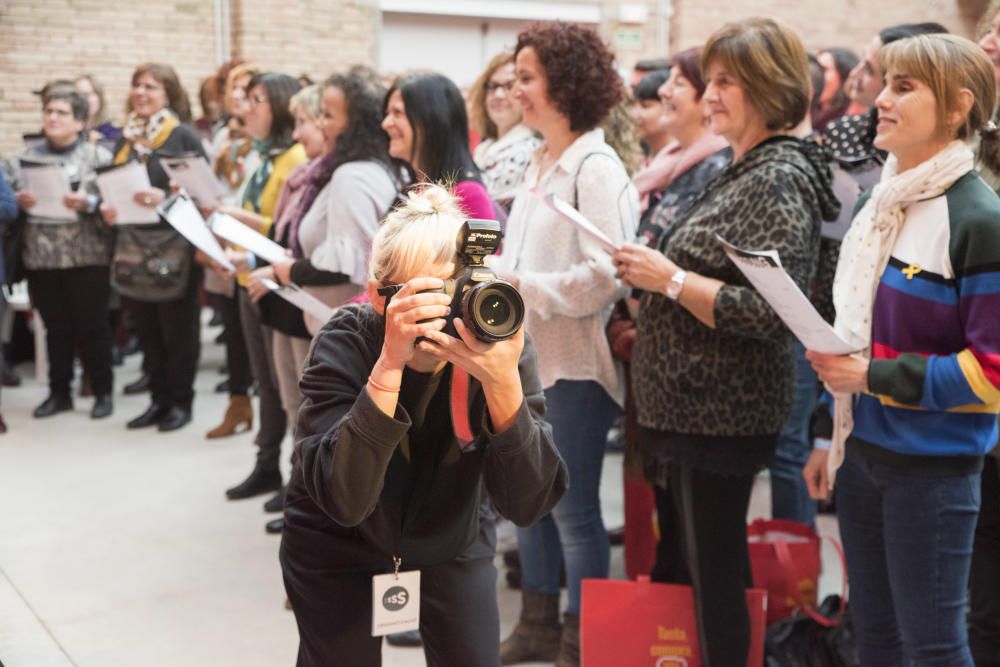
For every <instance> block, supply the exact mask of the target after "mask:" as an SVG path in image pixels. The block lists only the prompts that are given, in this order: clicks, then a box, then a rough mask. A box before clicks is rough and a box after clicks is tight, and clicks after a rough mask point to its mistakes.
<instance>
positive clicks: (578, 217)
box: [532, 190, 621, 253]
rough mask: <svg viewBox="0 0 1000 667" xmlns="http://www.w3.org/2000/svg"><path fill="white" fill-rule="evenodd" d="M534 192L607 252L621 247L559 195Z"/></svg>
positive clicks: (533, 191)
mask: <svg viewBox="0 0 1000 667" xmlns="http://www.w3.org/2000/svg"><path fill="white" fill-rule="evenodd" d="M532 193H533V194H534V195H535V196H536V197H539V198H541V200H542V201H543V202H545V204H546V206H548V207H549V208H551V209H552V210H553V211H555V212H556V213H558V214H559V215H560V217H562V218H563V219H564V220H567V221H568V222H571V223H573V224H574V225H576V228H577V229H579V230H580V231H581V232H583V233H584V234H586V235H587V236H588V237H589V238H591V239H593V240H595V241H597V242H598V243H599V244H600V245H601V247H602V248H603V249H604V250H606V251H607V252H609V253H612V252H615V251H616V250H620V249H621V246H620V245H619V244H617V243H615V242H614V241H612V240H611V238H610V237H608V235H607V234H605V233H604V232H602V231H601V230H600V228H599V227H597V225H595V224H594V223H592V222H591V221H590V220H587V218H585V217H583V214H582V213H580V212H579V211H578V210H576V209H575V208H573V207H572V206H570V205H569V204H567V203H566V202H565V201H563V200H562V199H560V198H559V197H557V196H555V195H554V194H545V193H543V192H540V191H537V190H532Z"/></svg>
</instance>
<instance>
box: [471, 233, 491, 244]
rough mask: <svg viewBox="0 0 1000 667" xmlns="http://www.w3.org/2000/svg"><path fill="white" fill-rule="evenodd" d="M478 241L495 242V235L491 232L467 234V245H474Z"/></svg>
mask: <svg viewBox="0 0 1000 667" xmlns="http://www.w3.org/2000/svg"><path fill="white" fill-rule="evenodd" d="M480 239H482V240H484V241H496V239H497V235H496V234H495V233H493V232H471V233H470V234H469V243H474V242H476V241H478V240H480Z"/></svg>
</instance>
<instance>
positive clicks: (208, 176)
mask: <svg viewBox="0 0 1000 667" xmlns="http://www.w3.org/2000/svg"><path fill="white" fill-rule="evenodd" d="M160 164H161V165H162V166H163V170H164V171H166V172H167V175H168V176H170V180H172V181H175V182H176V183H177V184H178V185H180V186H181V187H182V188H184V189H185V190H187V192H188V194H189V195H191V197H193V198H194V200H195V201H196V202H198V203H199V204H201V205H202V206H211V207H216V206H218V205H219V204H221V203H222V198H223V197H224V196H225V195H226V191H225V190H224V189H223V188H222V184H221V183H219V180H218V179H217V178H216V177H215V174H213V173H212V168H211V167H210V166H209V165H208V161H207V160H205V158H203V157H202V156H200V155H184V156H179V157H164V158H160Z"/></svg>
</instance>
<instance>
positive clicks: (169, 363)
mask: <svg viewBox="0 0 1000 667" xmlns="http://www.w3.org/2000/svg"><path fill="white" fill-rule="evenodd" d="M200 282H201V272H200V271H192V272H191V278H190V280H189V281H188V284H187V286H186V287H185V291H184V294H183V295H181V297H180V298H179V299H176V300H174V301H164V302H160V303H151V302H149V301H137V300H135V299H128V308H129V310H130V311H131V312H132V316H133V318H134V320H135V331H136V334H137V335H138V336H139V345H140V346H141V347H142V351H143V354H144V355H145V357H144V359H143V370H145V371H146V372H147V373H149V388H150V393H151V394H152V399H153V403H156V404H159V405H173V406H176V407H179V408H183V409H185V410H190V409H191V402H192V401H193V400H194V375H195V371H197V370H198V355H199V354H200V353H201V339H200V334H201V322H200V320H199V314H200V313H201V303H200V302H199V301H198V284H199V283H200Z"/></svg>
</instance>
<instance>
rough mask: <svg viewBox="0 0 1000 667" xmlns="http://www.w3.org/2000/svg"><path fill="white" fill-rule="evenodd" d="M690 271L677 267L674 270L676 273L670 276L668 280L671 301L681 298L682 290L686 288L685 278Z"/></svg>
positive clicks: (668, 292) (668, 296)
mask: <svg viewBox="0 0 1000 667" xmlns="http://www.w3.org/2000/svg"><path fill="white" fill-rule="evenodd" d="M687 274H688V272H687V271H685V270H684V269H677V270H676V271H674V275H672V276H670V280H669V281H667V298H668V299H670V300H671V301H677V299H679V298H681V292H682V291H683V290H684V279H685V278H687Z"/></svg>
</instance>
